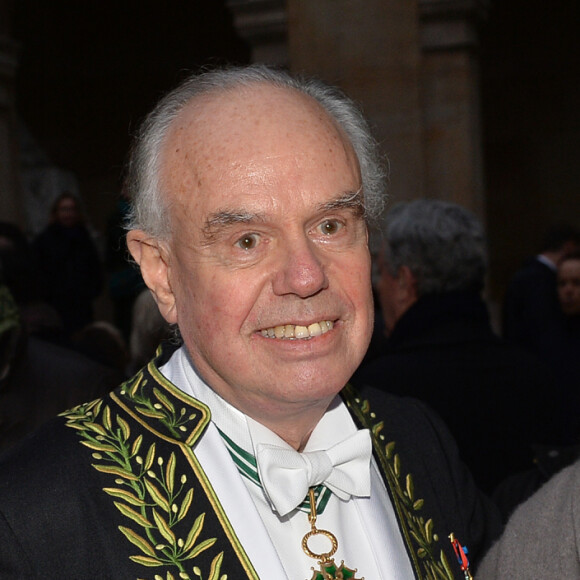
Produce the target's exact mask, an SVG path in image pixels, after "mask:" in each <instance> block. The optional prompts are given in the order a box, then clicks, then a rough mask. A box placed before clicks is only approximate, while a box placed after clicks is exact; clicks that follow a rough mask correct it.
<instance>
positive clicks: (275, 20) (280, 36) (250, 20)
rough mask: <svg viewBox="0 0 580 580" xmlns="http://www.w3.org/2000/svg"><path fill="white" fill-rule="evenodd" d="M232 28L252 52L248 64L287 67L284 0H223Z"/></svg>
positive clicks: (286, 22)
mask: <svg viewBox="0 0 580 580" xmlns="http://www.w3.org/2000/svg"><path fill="white" fill-rule="evenodd" d="M227 6H228V7H229V9H230V11H231V13H232V15H233V18H234V26H235V28H236V30H237V31H238V33H239V34H240V36H241V37H242V38H243V39H244V40H246V41H247V42H248V43H249V45H250V47H251V50H252V56H251V60H252V62H262V63H266V64H271V65H277V66H283V67H287V66H288V19H287V15H286V2H285V0H227Z"/></svg>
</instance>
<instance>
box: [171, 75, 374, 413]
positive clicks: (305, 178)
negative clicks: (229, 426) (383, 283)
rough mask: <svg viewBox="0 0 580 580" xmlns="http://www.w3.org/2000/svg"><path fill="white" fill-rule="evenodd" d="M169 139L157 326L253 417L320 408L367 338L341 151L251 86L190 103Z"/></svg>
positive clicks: (321, 123) (360, 247)
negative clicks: (163, 300)
mask: <svg viewBox="0 0 580 580" xmlns="http://www.w3.org/2000/svg"><path fill="white" fill-rule="evenodd" d="M168 137H169V139H168V141H167V146H166V157H165V159H164V165H163V168H164V169H163V172H162V179H163V180H164V186H165V187H164V188H165V190H166V191H169V192H171V193H170V218H171V225H172V233H171V241H170V242H169V257H168V262H169V282H170V285H171V289H172V292H173V295H174V298H175V306H174V310H173V311H172V313H171V314H170V315H169V316H168V318H169V319H170V322H177V323H178V325H179V328H180V330H181V333H182V336H183V338H184V341H185V344H186V346H187V348H188V351H189V353H190V356H191V358H192V360H193V362H194V363H195V365H196V368H197V369H198V371H199V372H200V374H201V375H202V377H203V378H204V379H205V380H206V382H207V383H208V384H209V385H210V386H211V387H212V388H213V389H214V390H215V391H216V392H218V393H219V394H220V395H221V396H222V397H223V398H225V399H226V400H228V401H229V402H230V403H232V404H233V405H234V406H236V407H237V408H239V409H241V410H242V411H244V412H246V413H247V414H249V415H250V416H253V417H254V418H258V419H259V418H260V417H259V416H260V415H263V414H268V413H276V412H278V411H280V410H281V409H283V408H285V409H287V408H288V407H289V406H290V407H292V406H294V407H295V408H296V409H297V410H298V409H299V408H303V407H304V405H309V404H320V402H321V401H325V400H326V401H328V400H330V398H332V396H334V395H335V394H336V393H337V392H338V391H339V390H340V389H341V388H342V387H343V386H344V384H345V382H346V381H347V380H348V379H349V378H350V376H351V374H352V373H353V372H354V370H355V369H356V367H357V366H358V364H359V363H360V361H361V360H362V357H363V355H364V353H365V351H366V349H367V347H368V343H369V340H370V336H371V332H372V317H373V314H372V313H373V309H372V295H371V286H370V258H369V253H368V248H367V230H366V225H365V222H364V220H363V217H362V211H361V210H362V206H361V204H362V199H361V196H360V195H354V201H353V194H356V192H357V191H359V190H360V187H361V183H360V175H359V169H358V163H357V161H356V158H355V156H354V153H353V152H352V150H351V148H350V145H349V144H348V143H347V141H346V140H345V139H344V137H343V136H342V134H341V133H340V132H339V131H338V130H337V129H336V127H335V126H334V125H333V123H332V122H331V121H330V120H329V119H328V118H327V116H326V114H325V113H323V111H322V110H321V109H320V108H319V106H318V105H317V104H315V103H314V102H313V101H312V100H310V99H308V98H306V97H304V96H301V95H299V94H295V93H293V92H289V91H286V90H280V89H275V88H272V87H268V86H262V85H259V86H255V87H253V88H250V89H248V90H247V91H246V92H245V93H243V94H241V95H240V94H239V93H237V94H225V95H221V96H213V97H211V98H209V99H206V100H204V101H203V102H201V103H199V102H198V103H197V104H194V105H190V107H189V109H187V110H186V111H184V112H183V113H182V115H181V116H180V118H179V119H178V120H177V121H176V122H175V123H174V127H173V129H172V131H171V132H170V134H169V136H168ZM257 415H258V417H257Z"/></svg>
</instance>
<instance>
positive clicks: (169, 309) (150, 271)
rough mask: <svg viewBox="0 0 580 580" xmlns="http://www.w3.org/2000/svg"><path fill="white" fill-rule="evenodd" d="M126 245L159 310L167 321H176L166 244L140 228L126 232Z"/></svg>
mask: <svg viewBox="0 0 580 580" xmlns="http://www.w3.org/2000/svg"><path fill="white" fill-rule="evenodd" d="M127 247H128V248H129V252H131V255H132V256H133V259H134V260H135V262H137V264H139V267H140V268H141V275H142V276H143V280H144V281H145V284H146V285H147V287H148V288H149V290H151V292H152V293H153V297H154V298H155V302H157V306H158V308H159V312H161V315H162V316H163V318H165V320H167V322H169V323H170V324H174V323H176V322H177V309H176V307H175V295H174V294H173V290H172V288H171V283H170V278H169V273H170V263H169V252H168V250H167V247H166V245H165V244H164V243H163V242H161V241H160V240H157V239H156V238H152V237H151V236H150V235H148V234H146V233H145V232H144V231H142V230H131V231H129V232H128V233H127Z"/></svg>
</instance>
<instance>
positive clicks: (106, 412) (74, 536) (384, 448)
mask: <svg viewBox="0 0 580 580" xmlns="http://www.w3.org/2000/svg"><path fill="white" fill-rule="evenodd" d="M163 362H164V360H163V355H161V357H160V358H159V359H158V360H155V361H153V362H151V363H150V364H149V365H148V366H147V368H145V369H143V370H142V371H140V372H139V373H138V374H137V375H136V376H135V377H133V378H132V379H131V380H129V381H127V382H126V383H124V384H122V385H121V386H120V387H119V388H117V389H116V390H115V391H113V392H112V393H111V394H110V395H109V396H107V397H105V398H102V399H98V400H96V401H93V402H91V403H87V404H84V405H80V406H78V407H75V408H74V409H71V410H70V411H67V412H66V413H63V414H62V415H61V416H59V417H57V418H56V419H55V420H53V421H52V422H50V423H48V424H47V425H46V426H45V427H44V428H42V429H41V430H40V431H39V432H37V433H36V435H35V436H34V437H32V438H31V439H29V440H28V441H26V442H25V443H24V444H23V445H21V446H20V447H18V448H17V449H15V450H13V451H12V452H11V453H10V455H8V456H6V457H4V458H3V459H2V460H0V578H2V579H11V578H51V579H52V578H55V579H56V578H63V579H67V580H69V579H92V578H98V579H111V580H119V579H121V578H122V579H130V578H138V579H155V580H160V579H163V580H170V579H178V578H191V579H193V580H226V579H229V580H242V579H244V578H249V579H257V578H258V575H257V573H256V571H255V569H254V566H253V564H252V562H250V561H249V558H248V556H247V555H246V553H245V551H244V547H243V546H242V545H241V543H240V541H239V539H238V538H237V536H236V533H235V531H234V530H233V529H232V527H231V525H230V523H229V520H228V515H227V514H226V513H224V510H223V508H222V506H221V504H220V501H219V498H218V497H217V496H216V494H215V492H214V490H213V488H212V485H211V482H210V481H209V480H208V478H207V477H206V475H205V473H204V471H203V468H202V466H201V465H200V464H199V462H198V460H197V457H196V454H195V442H196V441H197V440H198V439H199V438H200V437H203V434H204V431H205V429H206V427H207V425H208V422H209V420H210V414H209V410H208V409H207V408H206V407H205V406H204V405H203V404H201V403H200V402H199V401H196V400H194V399H192V398H191V397H189V396H187V395H185V394H184V393H182V392H181V391H180V390H179V389H177V388H176V387H175V386H174V385H172V384H171V383H169V382H168V381H167V380H166V379H165V378H164V377H163V376H162V375H161V374H160V372H159V371H158V367H159V366H160V365H161V364H162V363H163ZM343 398H344V400H345V402H346V404H347V405H348V407H349V409H350V411H351V413H352V415H353V417H354V419H355V421H356V422H357V424H358V425H359V426H360V427H366V428H369V429H370V430H371V432H372V435H373V445H374V454H375V458H376V460H377V462H378V465H379V467H380V469H381V472H382V474H383V476H384V479H385V483H386V485H387V489H388V490H389V494H390V496H391V499H392V501H393V505H394V507H395V513H396V515H397V518H398V521H399V526H400V530H401V533H402V535H403V538H404V541H405V544H406V547H407V551H408V555H409V558H410V560H411V562H412V566H413V569H414V571H415V576H416V578H425V579H427V578H428V579H447V578H464V575H463V573H462V572H461V570H460V567H459V564H458V561H457V558H456V556H455V554H454V552H453V549H452V546H451V544H450V541H449V539H448V535H449V534H450V533H454V534H455V536H456V537H457V538H458V539H459V540H460V541H461V542H462V544H464V545H467V546H468V548H469V550H470V553H469V557H470V559H471V561H472V564H473V563H474V562H475V563H476V561H477V559H478V557H480V556H481V552H482V550H483V549H485V548H486V547H487V546H488V545H489V543H490V542H491V541H492V540H493V539H494V538H495V537H496V536H497V535H498V533H499V523H498V520H497V518H496V514H495V511H494V510H493V508H491V507H490V505H489V504H488V503H487V501H486V500H485V499H484V498H483V497H482V496H481V495H480V493H479V492H478V490H477V489H476V488H475V487H474V485H473V483H472V481H471V478H470V476H469V474H468V473H467V472H466V470H465V468H464V467H463V465H462V464H461V463H460V461H459V458H458V456H457V452H456V449H455V446H454V443H453V441H452V440H451V439H450V437H449V435H448V433H447V431H446V429H445V428H444V427H443V425H442V424H441V423H440V421H439V420H438V419H437V418H436V417H434V416H433V415H431V414H430V413H429V412H428V411H427V410H426V409H425V408H424V407H423V406H422V405H421V404H420V403H418V402H417V401H413V400H410V399H400V398H397V397H392V396H389V395H385V394H384V393H382V392H379V391H374V390H369V391H368V392H367V391H365V390H362V391H361V392H355V391H354V390H353V389H352V388H351V387H349V386H347V387H346V388H345V389H344V391H343ZM249 509H254V507H253V505H252V506H250V507H249ZM261 580H275V579H272V578H267V579H265V578H262V579H261ZM292 580H294V579H292ZM297 580H300V579H297ZM367 580H373V579H370V578H369V579H367Z"/></svg>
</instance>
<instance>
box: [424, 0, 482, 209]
mask: <svg viewBox="0 0 580 580" xmlns="http://www.w3.org/2000/svg"><path fill="white" fill-rule="evenodd" d="M486 6H487V1H486V0H419V9H420V25H421V26H420V31H421V34H420V42H421V51H422V59H421V61H422V62H421V105H422V107H421V108H422V111H423V130H424V151H425V183H426V192H427V194H428V195H429V197H436V198H439V199H445V200H448V201H454V202H456V203H460V204H462V205H464V206H466V207H468V208H469V209H471V210H472V211H474V212H475V213H476V214H478V215H479V217H480V218H482V219H484V217H485V193H484V179H483V153H482V135H481V127H480V124H481V110H480V101H479V95H480V89H479V63H478V54H477V46H478V38H477V24H478V21H479V20H480V19H481V18H483V17H484V16H485V13H486Z"/></svg>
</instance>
